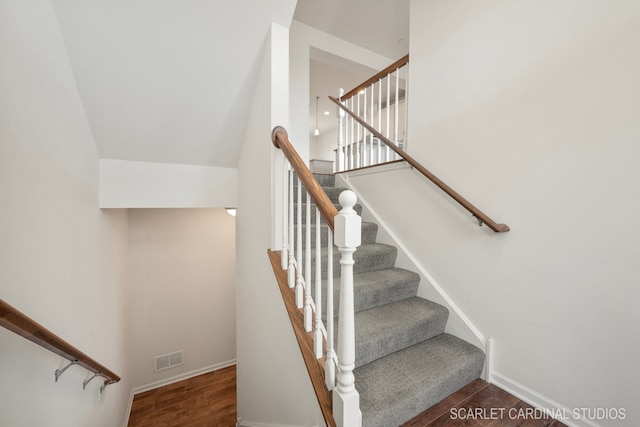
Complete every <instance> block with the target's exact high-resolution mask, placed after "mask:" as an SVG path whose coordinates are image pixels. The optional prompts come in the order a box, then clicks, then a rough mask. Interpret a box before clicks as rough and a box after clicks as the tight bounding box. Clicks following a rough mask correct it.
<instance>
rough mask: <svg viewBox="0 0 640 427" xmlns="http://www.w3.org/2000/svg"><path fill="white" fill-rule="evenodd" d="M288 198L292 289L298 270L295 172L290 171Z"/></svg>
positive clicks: (288, 273) (289, 276) (289, 271)
mask: <svg viewBox="0 0 640 427" xmlns="http://www.w3.org/2000/svg"><path fill="white" fill-rule="evenodd" d="M287 188H288V191H287V196H288V197H289V225H288V226H289V269H288V270H287V279H288V284H289V287H290V288H293V287H295V285H296V269H295V265H294V263H295V257H294V256H293V254H294V241H295V239H294V234H295V232H294V226H293V224H294V218H293V204H294V203H295V198H294V193H293V171H292V170H291V169H289V185H288V186H287Z"/></svg>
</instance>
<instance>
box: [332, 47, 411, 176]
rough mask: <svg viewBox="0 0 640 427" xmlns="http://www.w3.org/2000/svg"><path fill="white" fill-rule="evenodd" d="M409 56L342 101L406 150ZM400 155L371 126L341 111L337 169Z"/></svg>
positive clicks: (381, 160) (372, 78)
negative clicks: (374, 132)
mask: <svg viewBox="0 0 640 427" xmlns="http://www.w3.org/2000/svg"><path fill="white" fill-rule="evenodd" d="M408 82H409V55H406V56H405V57H403V58H401V59H399V60H398V61H396V62H394V63H393V64H391V65H389V66H388V67H386V68H385V69H384V70H382V71H380V72H379V73H377V74H375V75H374V76H372V77H371V78H369V79H367V80H365V81H364V82H362V83H361V84H359V85H358V86H356V87H355V88H353V89H351V90H350V91H348V92H347V93H345V94H343V93H342V89H340V96H339V99H340V102H341V103H342V105H344V106H345V107H347V108H349V109H350V110H351V111H354V112H355V113H356V115H357V116H358V117H360V118H361V119H362V120H364V121H365V122H367V123H368V124H370V125H371V126H373V127H374V128H376V129H377V130H378V131H379V132H380V133H381V134H382V135H384V136H385V138H387V140H389V141H393V144H394V145H395V146H396V147H398V148H400V149H406V144H407V132H406V130H407V122H406V119H407V114H406V113H407V103H406V99H407V87H408ZM397 159H398V156H397V155H396V154H395V152H394V151H392V150H391V149H390V148H389V147H387V146H385V145H384V144H383V143H381V142H380V140H379V139H378V138H377V137H376V135H374V134H373V133H371V132H369V131H368V130H367V128H363V127H362V126H360V125H359V124H358V122H356V121H355V120H354V119H353V118H352V117H350V116H345V113H344V111H343V110H340V109H339V110H338V147H337V149H336V161H335V165H336V167H335V170H336V172H342V171H345V170H352V169H358V168H362V167H367V166H371V165H375V164H380V163H386V162H390V161H393V160H397Z"/></svg>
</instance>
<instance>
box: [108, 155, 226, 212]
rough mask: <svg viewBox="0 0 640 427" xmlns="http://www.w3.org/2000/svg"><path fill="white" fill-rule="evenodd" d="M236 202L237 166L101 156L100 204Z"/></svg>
mask: <svg viewBox="0 0 640 427" xmlns="http://www.w3.org/2000/svg"><path fill="white" fill-rule="evenodd" d="M237 204H238V170H237V169H235V168H220V167H213V166H198V165H178V164H170V163H150V162H134V161H127V160H114V159H101V160H100V207H102V208H220V207H233V206H236V205H237Z"/></svg>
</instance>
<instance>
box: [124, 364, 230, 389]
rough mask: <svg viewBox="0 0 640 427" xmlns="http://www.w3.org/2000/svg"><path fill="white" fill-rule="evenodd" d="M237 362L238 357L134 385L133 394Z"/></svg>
mask: <svg viewBox="0 0 640 427" xmlns="http://www.w3.org/2000/svg"><path fill="white" fill-rule="evenodd" d="M235 364H236V359H231V360H227V361H226V362H221V363H216V364H215V365H211V366H206V367H204V368H200V369H196V370H195V371H191V372H185V373H184V374H180V375H176V376H174V377H170V378H165V379H164V380H160V381H156V382H153V383H151V384H147V385H142V386H138V387H134V388H133V390H132V394H134V395H135V394H138V393H143V392H145V391H149V390H153V389H155V388H158V387H163V386H165V385H169V384H173V383H177V382H178V381H182V380H187V379H189V378H193V377H197V376H198V375H202V374H207V373H209V372H213V371H217V370H218V369H222V368H227V367H229V366H233V365H235Z"/></svg>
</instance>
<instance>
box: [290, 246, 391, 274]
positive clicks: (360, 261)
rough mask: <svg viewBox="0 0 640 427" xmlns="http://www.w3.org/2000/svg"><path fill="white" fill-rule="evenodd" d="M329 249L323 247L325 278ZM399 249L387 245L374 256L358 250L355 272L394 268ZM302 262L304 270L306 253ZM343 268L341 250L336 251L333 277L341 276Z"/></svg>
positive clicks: (313, 253) (355, 259)
mask: <svg viewBox="0 0 640 427" xmlns="http://www.w3.org/2000/svg"><path fill="white" fill-rule="evenodd" d="M326 253H327V250H326V248H323V250H322V255H321V256H322V270H321V277H322V278H323V279H326V278H327V261H326V260H327V254H326ZM396 255H397V249H396V248H395V247H393V246H389V247H385V248H384V250H382V251H379V252H376V253H375V255H374V256H370V255H368V254H365V253H363V252H360V253H359V252H358V250H356V252H355V254H354V261H355V263H354V265H353V272H354V274H356V273H364V272H367V271H376V270H381V269H386V268H392V267H394V265H395V262H396ZM302 258H303V259H302V263H301V264H300V265H301V266H302V267H303V271H304V265H305V264H304V254H303V256H302ZM315 260H316V256H315V250H313V251H312V254H311V277H315V262H316V261H315ZM340 274H341V268H340V252H339V251H334V254H333V277H340Z"/></svg>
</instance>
